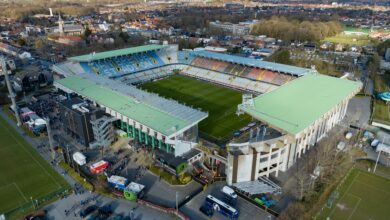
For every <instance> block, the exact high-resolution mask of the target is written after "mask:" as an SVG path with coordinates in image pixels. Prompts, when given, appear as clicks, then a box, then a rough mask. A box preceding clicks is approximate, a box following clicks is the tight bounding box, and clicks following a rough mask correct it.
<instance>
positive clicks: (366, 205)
mask: <svg viewBox="0 0 390 220" xmlns="http://www.w3.org/2000/svg"><path fill="white" fill-rule="evenodd" d="M337 191H338V192H339V197H338V199H336V200H335V201H334V202H333V204H332V206H331V208H327V207H325V208H324V209H323V211H322V212H320V213H319V215H318V217H317V218H316V219H327V217H330V219H332V220H338V219H340V220H348V219H350V220H360V219H361V220H366V219H378V220H379V219H389V218H390V209H389V204H390V180H389V179H386V178H384V177H380V176H377V175H375V174H372V173H368V172H365V171H362V170H359V169H356V168H354V169H353V170H352V171H351V172H350V174H349V175H348V176H347V178H346V179H345V180H344V182H342V183H341V184H340V185H339V187H338V189H337Z"/></svg>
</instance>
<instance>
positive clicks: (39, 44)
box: [34, 37, 46, 50]
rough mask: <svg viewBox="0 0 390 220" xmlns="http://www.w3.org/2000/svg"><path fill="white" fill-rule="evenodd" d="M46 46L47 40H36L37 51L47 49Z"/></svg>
mask: <svg viewBox="0 0 390 220" xmlns="http://www.w3.org/2000/svg"><path fill="white" fill-rule="evenodd" d="M45 45H46V40H45V39H44V38H42V37H40V38H37V39H35V42H34V47H35V49H38V50H40V49H42V48H43V47H45Z"/></svg>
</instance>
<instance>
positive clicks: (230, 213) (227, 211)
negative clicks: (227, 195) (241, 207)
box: [206, 195, 238, 219]
mask: <svg viewBox="0 0 390 220" xmlns="http://www.w3.org/2000/svg"><path fill="white" fill-rule="evenodd" d="M206 204H207V205H209V206H211V207H213V209H214V210H216V211H218V212H219V213H221V214H223V215H226V216H227V217H229V219H238V211H237V210H236V209H235V208H233V207H231V206H230V205H228V204H226V203H224V202H222V201H221V200H219V199H217V198H215V197H214V196H212V195H207V197H206Z"/></svg>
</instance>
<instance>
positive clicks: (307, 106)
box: [240, 74, 362, 135]
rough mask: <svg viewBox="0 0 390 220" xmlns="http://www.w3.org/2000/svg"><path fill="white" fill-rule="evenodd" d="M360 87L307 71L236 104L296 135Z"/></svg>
mask: <svg viewBox="0 0 390 220" xmlns="http://www.w3.org/2000/svg"><path fill="white" fill-rule="evenodd" d="M361 87H362V84H361V83H360V82H355V81H350V80H346V79H340V78H335V77H330V76H326V75H321V74H309V75H306V76H303V77H300V78H298V79H296V80H293V81H291V82H289V83H286V84H284V85H282V86H281V87H279V88H277V89H275V90H273V91H271V92H269V93H266V94H263V95H260V96H258V97H256V98H255V99H254V106H243V105H240V108H241V109H242V110H243V111H244V112H246V113H248V114H249V115H251V116H253V117H254V118H256V119H258V120H260V121H263V122H265V123H267V124H269V125H271V126H273V127H276V128H279V129H281V130H282V131H284V132H287V133H289V134H293V135H296V134H298V133H300V132H301V131H302V130H304V129H305V128H307V127H309V126H310V125H311V124H312V123H314V122H315V121H316V120H317V119H318V118H320V117H322V116H323V115H324V114H325V113H327V112H328V111H329V110H330V109H332V108H333V107H334V106H336V105H337V104H338V103H340V102H341V101H343V100H344V99H346V98H347V97H348V96H352V95H355V94H356V93H357V92H358V91H359V90H360V89H361Z"/></svg>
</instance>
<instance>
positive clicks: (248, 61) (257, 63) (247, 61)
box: [193, 50, 316, 76]
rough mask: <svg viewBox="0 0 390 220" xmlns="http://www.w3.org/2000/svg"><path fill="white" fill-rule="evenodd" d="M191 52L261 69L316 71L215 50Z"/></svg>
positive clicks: (294, 73) (299, 74)
mask: <svg viewBox="0 0 390 220" xmlns="http://www.w3.org/2000/svg"><path fill="white" fill-rule="evenodd" d="M193 53H194V55H196V56H201V57H206V58H210V59H216V60H223V61H228V62H232V63H238V64H242V65H246V66H252V67H258V68H262V69H267V70H271V71H276V72H283V73H289V74H292V75H297V76H303V75H306V74H309V73H315V72H316V71H315V70H312V69H307V68H302V67H296V66H290V65H285V64H280V63H272V62H267V61H261V60H256V59H252V58H248V57H240V56H234V55H229V54H223V53H216V52H210V51H204V50H202V51H194V52H193Z"/></svg>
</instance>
